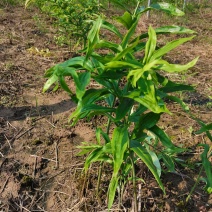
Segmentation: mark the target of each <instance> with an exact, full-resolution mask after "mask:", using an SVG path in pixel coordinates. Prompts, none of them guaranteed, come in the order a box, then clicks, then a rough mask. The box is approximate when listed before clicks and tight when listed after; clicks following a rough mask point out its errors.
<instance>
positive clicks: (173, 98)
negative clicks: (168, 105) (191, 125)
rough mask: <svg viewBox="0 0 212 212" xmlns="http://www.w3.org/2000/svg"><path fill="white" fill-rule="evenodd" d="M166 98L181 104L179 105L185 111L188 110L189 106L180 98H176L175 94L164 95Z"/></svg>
mask: <svg viewBox="0 0 212 212" xmlns="http://www.w3.org/2000/svg"><path fill="white" fill-rule="evenodd" d="M166 98H167V99H170V100H172V101H174V102H177V103H179V104H180V105H181V107H182V108H183V110H185V111H186V112H188V111H189V106H188V105H187V104H185V102H183V101H182V100H181V99H180V98H178V97H176V96H166Z"/></svg>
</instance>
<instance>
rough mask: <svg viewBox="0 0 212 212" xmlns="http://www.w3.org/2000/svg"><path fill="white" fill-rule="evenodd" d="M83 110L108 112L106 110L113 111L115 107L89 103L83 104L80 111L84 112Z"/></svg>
mask: <svg viewBox="0 0 212 212" xmlns="http://www.w3.org/2000/svg"><path fill="white" fill-rule="evenodd" d="M85 111H95V112H102V113H108V112H115V108H110V107H103V106H101V105H95V104H90V105H85V106H84V107H83V108H82V112H85Z"/></svg>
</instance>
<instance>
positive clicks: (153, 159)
mask: <svg viewBox="0 0 212 212" xmlns="http://www.w3.org/2000/svg"><path fill="white" fill-rule="evenodd" d="M147 151H148V152H149V155H150V156H151V158H152V162H153V164H154V166H155V167H156V170H157V173H158V176H159V177H160V176H161V165H160V161H159V159H158V156H157V155H156V154H155V152H153V151H151V150H150V149H147Z"/></svg>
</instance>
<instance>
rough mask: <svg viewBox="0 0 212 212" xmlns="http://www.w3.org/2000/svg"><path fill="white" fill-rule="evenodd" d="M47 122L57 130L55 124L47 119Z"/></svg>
mask: <svg viewBox="0 0 212 212" xmlns="http://www.w3.org/2000/svg"><path fill="white" fill-rule="evenodd" d="M46 122H47V123H49V124H50V125H51V126H52V127H54V128H56V127H55V126H54V124H52V123H51V122H50V121H48V120H47V119H46Z"/></svg>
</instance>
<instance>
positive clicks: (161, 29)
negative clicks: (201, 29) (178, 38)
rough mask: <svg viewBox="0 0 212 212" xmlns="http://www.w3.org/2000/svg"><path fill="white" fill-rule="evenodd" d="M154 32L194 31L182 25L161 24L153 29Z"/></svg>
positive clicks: (183, 32)
mask: <svg viewBox="0 0 212 212" xmlns="http://www.w3.org/2000/svg"><path fill="white" fill-rule="evenodd" d="M155 32H156V34H163V33H172V34H193V33H195V31H193V30H191V29H188V28H185V27H182V26H176V25H173V26H162V27H159V28H156V29H155Z"/></svg>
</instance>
